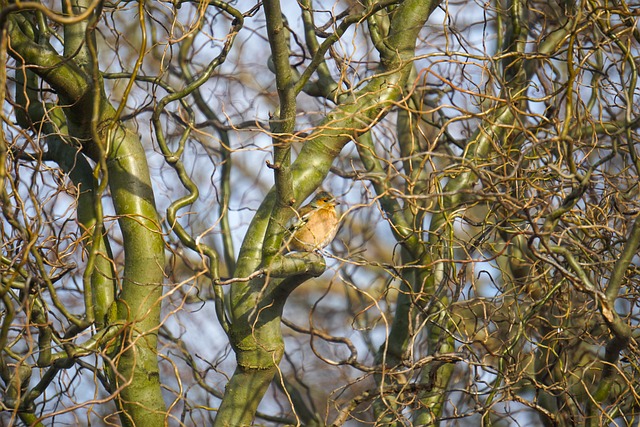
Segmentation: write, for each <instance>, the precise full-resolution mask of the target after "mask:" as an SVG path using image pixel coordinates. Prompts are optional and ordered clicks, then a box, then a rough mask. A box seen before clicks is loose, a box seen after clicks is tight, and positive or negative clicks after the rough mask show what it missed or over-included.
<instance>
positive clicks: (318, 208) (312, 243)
mask: <svg viewBox="0 0 640 427" xmlns="http://www.w3.org/2000/svg"><path fill="white" fill-rule="evenodd" d="M339 204H340V203H338V201H337V200H336V199H335V197H333V195H331V194H330V193H328V192H326V191H320V192H318V194H316V196H315V197H314V198H313V200H311V202H309V204H307V205H305V206H303V207H301V208H300V209H299V210H298V212H297V221H296V222H295V223H294V224H293V225H292V226H291V227H289V230H288V234H289V238H288V240H287V243H286V247H287V249H288V250H290V251H297V252H313V251H317V250H320V249H323V248H324V247H326V246H327V245H328V244H329V243H331V242H332V241H333V239H334V238H335V237H336V233H337V232H338V225H339V223H340V220H339V218H338V213H337V211H336V206H337V205H339Z"/></svg>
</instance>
